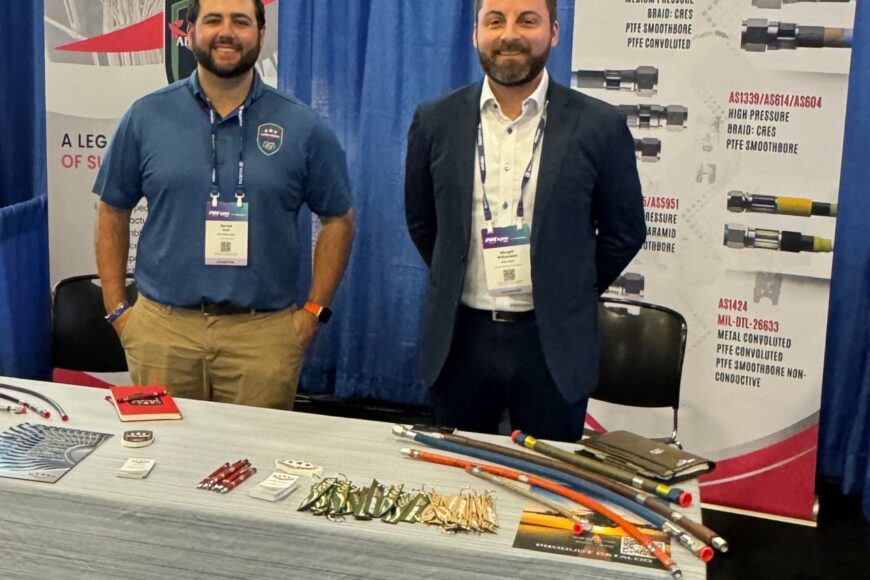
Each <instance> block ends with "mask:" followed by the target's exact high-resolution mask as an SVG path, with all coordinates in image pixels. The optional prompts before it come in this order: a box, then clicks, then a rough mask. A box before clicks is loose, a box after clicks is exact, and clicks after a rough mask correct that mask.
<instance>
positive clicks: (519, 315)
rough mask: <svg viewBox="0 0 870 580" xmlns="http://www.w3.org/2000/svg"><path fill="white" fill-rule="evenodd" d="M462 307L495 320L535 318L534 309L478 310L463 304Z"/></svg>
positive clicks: (518, 320) (516, 320)
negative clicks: (514, 310)
mask: <svg viewBox="0 0 870 580" xmlns="http://www.w3.org/2000/svg"><path fill="white" fill-rule="evenodd" d="M463 309H464V310H465V311H466V312H469V313H472V314H475V315H477V316H486V317H487V318H489V319H491V320H493V321H495V322H520V321H522V320H534V319H535V311H534V310H525V311H523V312H511V311H509V310H480V309H478V308H471V307H470V306H463Z"/></svg>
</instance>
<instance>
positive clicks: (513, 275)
mask: <svg viewBox="0 0 870 580" xmlns="http://www.w3.org/2000/svg"><path fill="white" fill-rule="evenodd" d="M501 273H502V276H504V281H505V282H515V281H516V279H517V271H516V270H514V269H513V268H505V269H504V270H502V271H501Z"/></svg>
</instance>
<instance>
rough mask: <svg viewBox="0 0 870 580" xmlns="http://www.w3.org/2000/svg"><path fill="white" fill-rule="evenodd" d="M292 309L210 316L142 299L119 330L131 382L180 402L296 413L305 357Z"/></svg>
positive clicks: (140, 297)
mask: <svg viewBox="0 0 870 580" xmlns="http://www.w3.org/2000/svg"><path fill="white" fill-rule="evenodd" d="M293 311H294V309H293V308H286V309H284V310H278V311H275V312H256V313H245V314H231V315H222V316H206V315H204V314H202V313H201V312H199V311H197V310H189V309H186V308H175V307H172V306H166V305H163V304H159V303H157V302H154V301H152V300H149V299H148V298H146V297H144V296H142V295H141V294H140V295H139V300H138V301H137V302H136V305H135V306H133V308H132V309H131V312H130V315H129V316H128V318H127V324H126V325H125V326H124V329H123V331H122V332H121V342H122V344H123V345H124V351H125V352H126V354H127V366H128V367H129V369H130V376H131V377H132V379H133V384H136V385H146V384H150V383H152V382H153V381H154V379H155V376H156V379H157V381H158V383H159V384H161V385H165V386H166V388H167V390H168V391H169V392H170V393H171V394H172V395H173V396H174V397H184V398H188V399H203V400H206V401H218V402H223V403H237V404H240V405H252V406H257V407H270V408H273V409H291V408H292V407H293V399H294V397H295V396H296V387H297V384H298V382H299V371H300V369H301V368H302V358H303V356H304V354H305V353H304V351H303V349H302V345H301V343H300V341H299V335H298V334H297V333H296V327H295V326H294V325H293Z"/></svg>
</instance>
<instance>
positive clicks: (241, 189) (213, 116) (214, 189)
mask: <svg viewBox="0 0 870 580" xmlns="http://www.w3.org/2000/svg"><path fill="white" fill-rule="evenodd" d="M208 114H209V120H210V121H211V157H212V168H211V191H210V193H209V195H210V196H211V204H212V206H216V205H217V202H218V198H220V195H221V194H220V187H219V186H218V157H217V113H216V112H215V110H214V107H212V106H211V103H209V106H208ZM235 195H236V205H237V206H239V207H242V202H243V201H244V199H245V106H244V105H242V106H241V107H239V180H238V182H237V183H236V194H235Z"/></svg>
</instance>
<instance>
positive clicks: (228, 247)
mask: <svg viewBox="0 0 870 580" xmlns="http://www.w3.org/2000/svg"><path fill="white" fill-rule="evenodd" d="M232 250H233V243H232V242H221V253H222V254H226V253H227V252H231V251H232Z"/></svg>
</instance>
